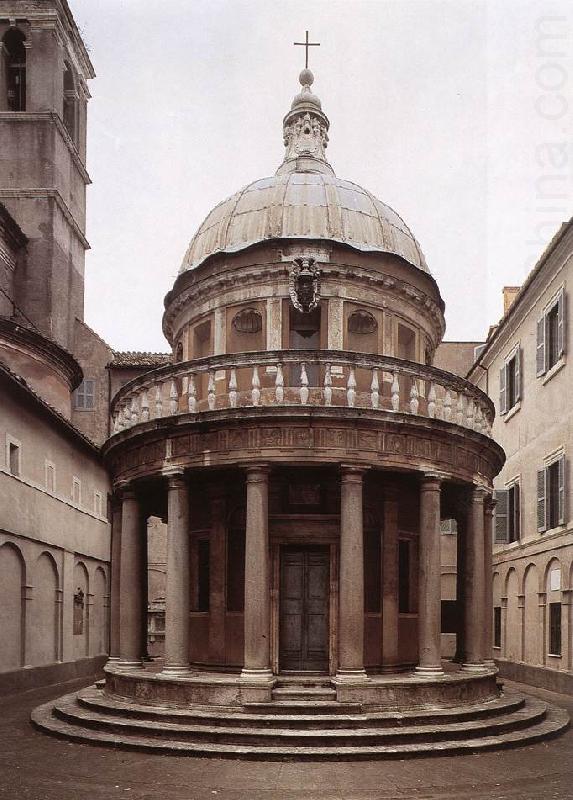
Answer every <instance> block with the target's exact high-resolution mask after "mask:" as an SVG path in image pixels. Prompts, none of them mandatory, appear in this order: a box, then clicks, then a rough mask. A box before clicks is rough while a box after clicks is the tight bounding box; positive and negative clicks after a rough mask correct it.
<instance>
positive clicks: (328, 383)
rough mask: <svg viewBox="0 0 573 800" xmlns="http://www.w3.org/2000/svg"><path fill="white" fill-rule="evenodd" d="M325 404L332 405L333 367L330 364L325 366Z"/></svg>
mask: <svg viewBox="0 0 573 800" xmlns="http://www.w3.org/2000/svg"><path fill="white" fill-rule="evenodd" d="M324 405H325V406H331V405H332V368H331V366H330V364H326V366H325V367H324Z"/></svg>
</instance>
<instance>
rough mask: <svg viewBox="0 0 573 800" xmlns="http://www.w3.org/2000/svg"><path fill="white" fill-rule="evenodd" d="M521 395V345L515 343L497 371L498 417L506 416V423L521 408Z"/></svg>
mask: <svg viewBox="0 0 573 800" xmlns="http://www.w3.org/2000/svg"><path fill="white" fill-rule="evenodd" d="M510 387H511V389H512V391H511V392H510ZM522 395H523V355H522V348H521V345H520V344H519V343H517V344H516V345H515V346H514V347H513V348H512V349H511V350H510V352H509V353H508V354H507V355H506V357H505V358H504V361H503V366H502V367H501V369H500V371H499V413H500V416H504V415H507V416H506V421H507V420H508V419H511V417H512V416H513V413H515V412H516V411H517V410H518V409H519V408H520V407H521V398H522ZM512 412H513V413H512Z"/></svg>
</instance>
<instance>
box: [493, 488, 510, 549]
mask: <svg viewBox="0 0 573 800" xmlns="http://www.w3.org/2000/svg"><path fill="white" fill-rule="evenodd" d="M494 497H495V500H496V507H495V541H496V542H498V543H499V542H507V541H508V538H509V537H508V510H509V492H508V491H507V489H499V490H496V491H495V493H494Z"/></svg>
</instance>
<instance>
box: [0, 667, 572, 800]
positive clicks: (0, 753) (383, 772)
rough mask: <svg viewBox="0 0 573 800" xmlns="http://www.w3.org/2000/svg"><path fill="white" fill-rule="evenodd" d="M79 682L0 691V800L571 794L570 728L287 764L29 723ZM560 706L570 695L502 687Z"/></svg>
mask: <svg viewBox="0 0 573 800" xmlns="http://www.w3.org/2000/svg"><path fill="white" fill-rule="evenodd" d="M83 685H85V682H83V683H80V682H77V681H76V682H74V683H67V684H60V685H59V686H51V687H49V688H45V689H35V690H33V691H30V692H25V693H22V694H19V695H12V696H10V697H5V698H0V800H24V799H25V800H116V799H118V798H126V800H239V798H240V800H275V798H276V800H301V799H302V798H304V800H331V799H332V800H387V799H388V798H391V799H392V800H407V799H408V798H417V800H429V799H430V798H431V800H445V798H448V800H451V799H452V798H456V800H458V798H462V799H463V800H466V798H480V799H481V798H483V799H484V800H485V798H487V800H515V799H516V798H520V800H573V731H572V730H568V731H566V732H565V733H564V734H563V735H562V736H560V737H559V738H557V739H554V740H552V741H549V742H546V743H541V744H535V745H531V746H528V747H521V748H517V749H514V750H502V751H498V752H492V753H483V754H481V755H474V756H454V757H451V756H448V757H442V756H441V757H435V758H417V759H411V760H407V761H376V762H344V763H338V764H336V763H328V764H316V763H291V762H285V763H281V762H267V763H265V762H260V761H259V762H257V761H234V760H219V759H217V760H215V759H200V758H188V757H177V756H161V755H150V754H146V753H137V752H130V751H122V750H115V749H110V748H102V747H95V746H90V745H84V744H73V743H68V742H65V741H63V740H59V739H54V738H52V737H50V736H47V735H45V734H42V733H39V732H38V731H36V730H34V729H33V728H32V726H31V724H30V722H29V714H30V711H31V709H32V708H34V707H35V706H36V705H39V704H40V703H42V702H45V701H47V700H49V699H50V698H52V697H57V696H58V695H61V694H64V693H66V692H70V691H73V690H74V689H77V688H80V686H83ZM507 685H508V687H509V686H511V687H513V688H516V689H518V690H520V691H527V692H529V694H532V695H536V696H538V697H541V698H542V699H544V700H548V701H549V702H551V703H554V704H556V705H560V706H562V707H564V708H567V709H568V711H569V713H570V715H571V716H572V718H573V697H569V696H566V695H558V694H554V693H552V692H546V691H543V690H541V689H534V688H531V687H526V686H523V685H521V684H510V683H509V682H508V684H507Z"/></svg>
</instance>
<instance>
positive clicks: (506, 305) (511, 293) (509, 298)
mask: <svg viewBox="0 0 573 800" xmlns="http://www.w3.org/2000/svg"><path fill="white" fill-rule="evenodd" d="M520 289H521V286H504V287H503V314H504V316H505V315H506V314H507V312H508V311H509V309H510V308H511V307H512V305H513V303H514V300H515V298H516V297H517V295H518V294H519V290H520Z"/></svg>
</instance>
